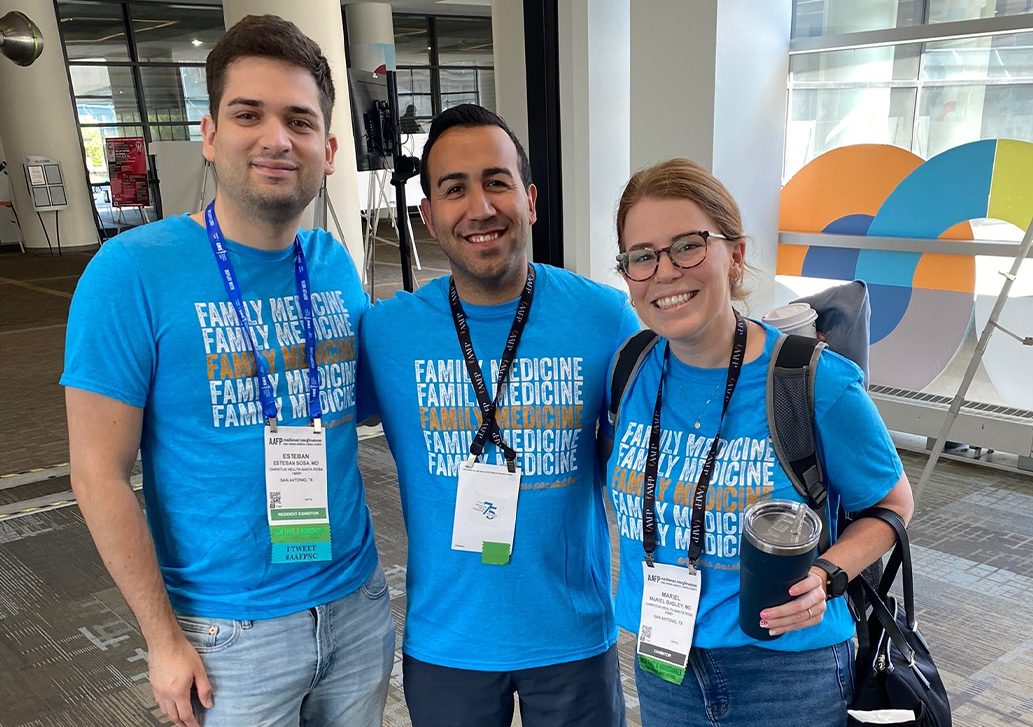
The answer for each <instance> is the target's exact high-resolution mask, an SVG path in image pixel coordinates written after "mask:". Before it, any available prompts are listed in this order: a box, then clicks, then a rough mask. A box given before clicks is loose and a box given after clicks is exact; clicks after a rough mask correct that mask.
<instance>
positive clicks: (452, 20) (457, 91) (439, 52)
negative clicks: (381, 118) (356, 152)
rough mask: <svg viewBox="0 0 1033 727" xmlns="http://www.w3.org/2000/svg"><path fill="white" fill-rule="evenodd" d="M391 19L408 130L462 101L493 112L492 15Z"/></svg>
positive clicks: (418, 128)
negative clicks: (490, 16)
mask: <svg viewBox="0 0 1033 727" xmlns="http://www.w3.org/2000/svg"><path fill="white" fill-rule="evenodd" d="M393 20H394V27H395V59H396V63H397V66H398V106H399V109H401V111H402V114H403V123H406V124H407V125H408V126H409V128H407V129H405V130H406V131H409V132H418V131H424V132H425V131H427V129H428V127H429V126H430V120H431V119H432V118H433V117H434V116H435V115H436V114H439V113H441V112H442V111H443V110H445V109H447V108H451V107H452V106H458V105H459V104H463V103H475V104H480V105H481V106H484V107H486V108H489V109H491V110H493V111H494V110H495V71H494V68H493V64H494V60H493V55H492V50H493V49H492V40H491V18H489V17H478V18H466V17H455V16H447V17H445V16H425V15H408V14H396V15H395V16H394V18H393ZM410 107H411V108H410Z"/></svg>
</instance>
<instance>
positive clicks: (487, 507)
mask: <svg viewBox="0 0 1033 727" xmlns="http://www.w3.org/2000/svg"><path fill="white" fill-rule="evenodd" d="M519 496H520V472H519V470H518V471H516V472H510V471H509V469H508V468H507V467H506V466H505V465H494V464H480V463H474V464H473V465H467V464H463V465H461V466H460V467H459V489H458V491H457V493H456V511H455V515H454V517H453V519H452V550H467V551H470V552H474V553H480V554H481V561H482V562H484V563H488V564H489V565H506V564H507V563H509V558H510V555H511V554H512V552H513V534H514V532H515V531H516V513H517V498H518V497H519Z"/></svg>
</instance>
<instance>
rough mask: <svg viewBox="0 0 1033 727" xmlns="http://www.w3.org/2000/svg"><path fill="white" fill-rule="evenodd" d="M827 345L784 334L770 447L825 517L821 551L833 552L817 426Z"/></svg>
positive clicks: (773, 388) (773, 373)
mask: <svg viewBox="0 0 1033 727" xmlns="http://www.w3.org/2000/svg"><path fill="white" fill-rule="evenodd" d="M825 348H826V346H825V344H824V343H822V342H821V341H818V340H816V339H813V338H807V337H805V336H781V337H779V339H778V340H777V341H776V342H775V350H774V352H773V353H772V355H771V365H770V366H769V368H768V385H767V397H766V399H767V415H768V429H769V430H770V433H771V443H772V446H773V448H774V450H775V455H776V456H777V457H778V461H779V464H781V465H782V469H783V470H785V473H786V475H787V476H788V477H789V481H790V482H792V483H793V487H794V488H795V489H796V491H797V492H798V493H800V495H801V496H803V497H804V498H806V500H807V504H808V505H809V506H810V508H811V509H812V510H814V511H815V512H816V513H817V514H818V515H819V516H820V517H821V521H822V523H824V528H823V529H822V532H821V539H820V540H819V542H818V550H819V552H824V551H825V550H827V549H828V547H829V543H830V538H829V529H830V527H831V525H830V520H829V508H828V489H827V488H826V487H825V481H824V476H823V474H822V467H821V456H820V453H819V452H818V443H817V435H816V434H815V428H814V378H815V373H816V371H817V369H818V359H819V358H820V357H821V352H822V351H824V350H825Z"/></svg>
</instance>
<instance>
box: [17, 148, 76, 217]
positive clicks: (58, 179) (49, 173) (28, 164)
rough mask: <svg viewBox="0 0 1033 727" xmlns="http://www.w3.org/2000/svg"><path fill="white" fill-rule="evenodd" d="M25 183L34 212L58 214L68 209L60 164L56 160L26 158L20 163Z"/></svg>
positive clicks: (34, 157) (38, 157)
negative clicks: (23, 171)
mask: <svg viewBox="0 0 1033 727" xmlns="http://www.w3.org/2000/svg"><path fill="white" fill-rule="evenodd" d="M22 168H23V169H24V170H25V183H26V185H27V186H28V188H29V196H30V197H31V198H32V208H33V209H34V210H35V211H36V212H58V211H59V210H63V209H68V194H67V193H66V191H65V179H64V175H63V174H62V173H61V163H60V162H58V161H57V160H56V159H49V158H47V157H41V156H27V157H25V158H24V160H23V162H22Z"/></svg>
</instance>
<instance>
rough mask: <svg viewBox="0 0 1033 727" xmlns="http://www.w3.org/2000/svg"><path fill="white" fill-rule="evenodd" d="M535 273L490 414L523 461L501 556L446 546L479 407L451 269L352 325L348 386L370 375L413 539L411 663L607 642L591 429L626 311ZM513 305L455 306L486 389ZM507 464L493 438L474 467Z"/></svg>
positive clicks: (577, 648)
mask: <svg viewBox="0 0 1033 727" xmlns="http://www.w3.org/2000/svg"><path fill="white" fill-rule="evenodd" d="M534 267H535V272H536V276H537V277H536V283H535V289H534V299H533V303H532V306H531V312H530V315H529V317H528V321H527V325H526V328H525V330H524V333H523V337H522V338H521V339H520V345H519V347H518V348H517V352H516V359H515V361H514V363H513V366H512V368H511V370H510V374H509V376H508V377H507V379H506V386H505V391H504V394H503V395H502V397H501V399H500V406H499V410H498V415H497V417H496V421H497V422H498V425H499V428H500V430H501V432H502V436H503V437H504V438H505V440H506V442H507V443H508V445H509V446H511V447H513V448H514V449H515V450H516V451H517V453H518V457H517V461H518V463H519V466H520V471H521V480H520V495H519V499H518V505H517V516H516V532H515V537H514V541H513V552H512V557H511V560H510V563H509V564H508V565H504V566H498V565H487V564H484V563H482V562H481V555H480V553H472V552H465V551H457V550H452V524H453V515H454V513H455V506H456V491H457V486H458V474H459V467H460V465H461V464H462V462H463V461H464V460H465V459H466V457H467V456H468V454H469V451H470V443H471V441H472V440H473V436H474V434H475V433H476V430H477V427H478V425H479V423H480V411H479V409H478V407H477V398H476V394H475V393H474V389H473V385H472V384H471V383H470V379H469V375H468V373H467V370H466V365H465V361H464V359H463V354H462V350H461V349H460V346H459V341H458V338H457V337H456V331H455V326H454V324H453V321H452V314H451V310H450V308H449V304H448V282H449V278H448V277H445V278H439V279H437V280H435V281H432V282H430V283H428V284H426V285H424V286H423V287H422V288H421V289H420V290H419V291H417V292H416V293H415V294H407V293H399V294H398V295H396V296H395V297H394V298H392V299H391V300H387V301H383V302H380V303H378V304H377V305H376V306H375V307H374V308H373V309H372V310H371V311H370V312H369V313H368V314H367V315H366V317H365V318H364V319H363V327H362V335H361V342H360V346H359V349H360V367H359V368H360V380H361V381H363V382H365V381H366V378H365V377H366V375H367V373H369V372H371V374H372V381H373V387H372V391H371V393H372V394H373V395H374V396H375V399H376V402H375V404H376V405H377V406H378V407H379V410H380V416H381V419H382V421H383V426H384V432H385V434H386V435H387V441H388V444H389V445H390V447H391V452H392V453H393V454H394V458H395V462H396V463H397V465H398V479H399V484H400V487H401V498H402V512H403V515H404V517H405V523H406V529H407V532H408V536H409V559H408V572H407V596H408V613H407V615H406V621H405V638H404V644H403V649H404V650H405V652H406V653H407V654H409V655H410V656H412V657H413V658H416V659H419V660H420V661H425V662H428V663H431V664H437V665H441V666H447V667H454V668H461V669H476V670H483V671H508V670H512V669H523V668H531V667H538V666H547V665H550V664H558V663H562V662H569V661H575V660H577V659H583V658H588V657H590V656H594V655H596V654H599V653H602V652H603V651H605V650H606V649H608V648H609V647H610V646H611V645H612V644H613V643H614V642H615V641H616V638H617V629H616V626H615V625H614V620H613V605H612V596H611V577H610V545H609V538H608V533H607V523H606V512H605V507H604V499H603V498H604V495H603V481H602V472H601V467H600V466H599V465H598V463H597V457H596V449H595V429H596V422H597V421H598V419H599V417H600V416H601V415H602V414H603V406H604V403H603V399H604V393H603V389H604V385H605V380H606V375H607V366H608V364H609V361H610V359H611V357H612V356H613V353H614V351H616V350H617V346H618V345H619V344H620V343H621V342H622V341H623V340H624V339H625V338H626V337H627V336H628V335H630V334H631V333H632V332H634V331H635V330H637V328H638V320H637V319H636V317H635V315H634V312H633V311H632V309H631V307H630V306H629V305H628V303H627V299H626V296H625V295H623V294H622V293H620V292H618V291H617V290H614V289H612V288H608V287H605V286H602V285H599V284H597V283H593V282H591V281H589V280H586V279H584V278H581V277H579V276H577V275H574V274H572V273H569V272H566V271H564V270H562V269H559V268H553V267H547V266H543V265H535V266H534ZM517 304H518V301H517V300H514V301H512V302H510V303H504V304H502V305H495V306H476V305H470V304H466V303H464V304H463V309H464V311H465V312H466V316H467V319H468V320H469V326H470V333H471V337H472V339H473V346H474V352H475V353H476V355H477V357H478V360H479V362H480V366H481V371H482V372H483V373H484V378H485V380H486V385H487V386H488V388H489V389H490V392H491V393H492V394H494V392H495V390H496V385H497V381H498V368H499V362H500V359H501V357H502V352H503V350H504V349H505V344H506V338H507V336H508V334H509V331H510V327H511V325H512V323H513V317H514V314H515V313H516V309H517ZM360 389H361V392H360V396H361V395H364V394H365V393H366V391H367V389H366V386H365V385H362V386H360ZM504 461H505V459H504V455H503V453H502V451H500V450H499V449H498V448H497V447H495V445H494V444H492V443H491V442H490V440H489V443H488V445H487V446H486V448H485V450H484V454H483V455H482V456H481V462H487V463H490V464H502V463H504Z"/></svg>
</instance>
